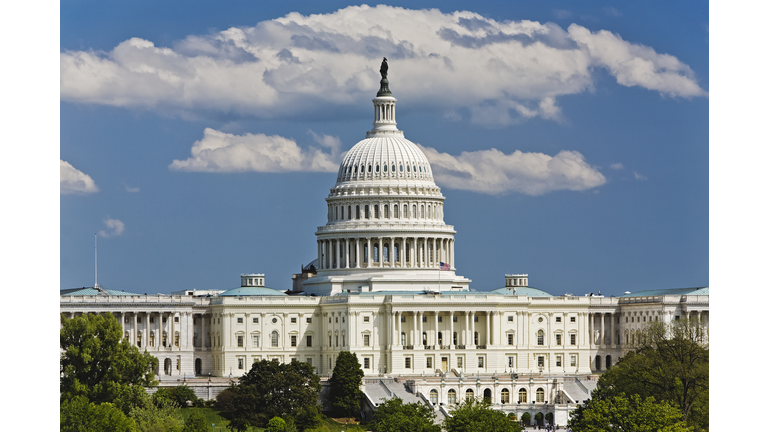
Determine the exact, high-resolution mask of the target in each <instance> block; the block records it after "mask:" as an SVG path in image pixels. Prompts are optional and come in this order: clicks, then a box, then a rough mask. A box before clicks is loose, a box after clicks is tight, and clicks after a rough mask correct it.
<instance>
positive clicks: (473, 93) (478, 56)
mask: <svg viewBox="0 0 768 432" xmlns="http://www.w3.org/2000/svg"><path fill="white" fill-rule="evenodd" d="M556 13H558V12H557V11H556ZM383 56H386V57H387V58H388V59H389V60H390V76H389V78H390V82H391V88H392V90H393V92H394V93H395V94H408V95H409V98H410V101H409V102H410V103H412V104H414V105H421V106H422V107H424V106H426V107H431V108H433V109H438V110H442V111H444V112H445V113H451V112H453V111H456V110H457V109H459V108H469V109H470V110H472V109H474V110H480V111H482V110H483V107H488V106H491V107H497V108H499V109H502V110H505V111H506V114H503V113H502V114H499V115H500V116H501V118H500V120H499V121H500V122H501V123H499V121H497V122H490V123H489V124H504V122H509V121H515V120H517V121H519V120H524V119H527V118H531V117H536V116H542V117H544V118H549V119H554V120H557V119H558V116H559V108H557V106H556V103H555V102H556V98H557V97H558V96H561V95H568V94H577V93H581V92H584V91H588V90H591V89H592V88H593V86H594V83H593V69H594V68H596V67H604V68H606V69H608V70H609V71H610V72H611V73H612V74H613V75H615V76H616V79H617V80H618V82H619V83H620V84H622V85H626V86H636V85H637V86H643V87H645V88H648V89H652V90H657V91H659V92H661V93H663V94H665V95H677V96H699V95H705V92H704V91H703V90H702V89H701V88H700V87H699V86H698V84H697V83H696V80H695V77H694V75H693V72H692V71H691V69H690V68H689V67H688V66H687V65H685V64H683V63H681V62H680V61H679V60H677V58H675V57H673V56H671V55H667V54H657V53H656V52H655V51H654V50H653V49H651V48H647V47H644V46H641V45H637V44H632V43H630V42H626V41H624V40H622V39H621V37H620V36H619V35H616V34H614V33H611V32H608V31H598V32H597V33H592V32H590V31H589V30H588V29H586V28H584V27H581V26H578V25H575V24H573V25H571V26H570V27H569V28H568V31H565V30H563V29H562V28H561V27H559V26H558V25H556V24H553V23H544V24H542V23H539V22H534V21H517V22H514V21H504V22H499V21H495V20H493V19H490V18H485V17H483V16H481V15H478V14H476V13H473V12H468V11H461V12H453V13H447V14H446V13H442V12H440V11H439V10H438V9H429V10H408V9H403V8H398V7H391V6H383V5H380V6H376V7H368V6H365V5H363V6H359V7H358V6H350V7H347V8H344V9H341V10H338V11H336V12H334V13H329V14H316V15H310V16H303V15H300V14H298V13H290V14H288V15H286V16H285V17H282V18H278V19H275V20H271V21H262V22H260V23H258V24H256V25H255V26H254V27H242V28H231V29H228V30H225V31H222V32H218V33H215V34H211V35H202V36H197V35H191V36H188V37H187V38H185V39H183V40H181V41H178V42H177V43H175V44H174V46H173V47H157V46H155V45H154V43H153V42H151V41H147V40H143V39H139V38H132V39H129V40H126V41H124V42H122V43H120V44H118V45H117V46H116V47H115V48H114V49H112V50H111V51H109V52H94V51H66V52H63V53H61V55H60V59H61V61H60V72H61V85H60V87H61V98H62V99H63V100H66V101H72V102H81V103H94V104H106V105H115V106H125V107H140V108H146V109H154V110H158V111H163V112H172V113H176V114H179V115H182V116H186V115H195V113H201V112H205V111H214V112H219V113H226V114H232V115H240V116H250V117H261V118H289V117H296V116H303V115H317V114H316V113H323V112H328V107H329V106H339V105H348V104H355V103H359V102H360V101H361V100H365V99H366V98H369V97H370V96H371V95H372V93H373V92H375V90H376V89H377V88H378V81H379V75H378V68H379V62H380V61H381V57H383ZM449 115H451V114H449ZM504 115H506V116H508V117H509V119H506V118H504ZM473 118H476V117H475V115H474V114H473Z"/></svg>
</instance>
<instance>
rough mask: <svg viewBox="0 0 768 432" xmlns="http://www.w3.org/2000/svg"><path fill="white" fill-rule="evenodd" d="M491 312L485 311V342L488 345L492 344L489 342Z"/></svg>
mask: <svg viewBox="0 0 768 432" xmlns="http://www.w3.org/2000/svg"><path fill="white" fill-rule="evenodd" d="M492 314H493V312H487V313H486V314H485V344H486V345H488V346H491V345H493V342H491V317H492V316H493V315H492Z"/></svg>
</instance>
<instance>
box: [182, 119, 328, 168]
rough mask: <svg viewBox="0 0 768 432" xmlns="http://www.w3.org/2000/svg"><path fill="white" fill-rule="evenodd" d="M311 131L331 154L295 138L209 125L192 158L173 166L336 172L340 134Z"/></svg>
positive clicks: (193, 147) (194, 146)
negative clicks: (302, 144) (229, 130)
mask: <svg viewBox="0 0 768 432" xmlns="http://www.w3.org/2000/svg"><path fill="white" fill-rule="evenodd" d="M310 133H311V134H312V135H313V137H314V138H315V140H316V141H317V142H318V143H320V144H321V145H322V146H324V147H327V148H330V149H331V153H326V152H323V151H322V150H321V149H319V148H315V147H311V146H310V147H309V148H307V149H303V148H301V147H299V146H298V144H296V142H295V141H294V140H292V139H288V138H284V137H281V136H278V135H271V136H270V135H264V134H250V133H247V134H245V135H234V134H230V133H226V132H221V131H217V130H214V129H211V128H206V129H205V131H204V132H203V139H201V140H200V141H197V142H195V143H194V145H192V157H190V158H188V159H186V160H183V161H182V160H174V161H173V162H172V163H171V165H170V166H169V168H170V169H171V170H176V171H203V172H242V171H258V172H289V171H320V172H336V171H337V170H338V169H339V162H340V158H339V154H338V151H339V148H340V147H341V142H340V141H339V139H338V138H336V137H331V136H328V135H322V136H321V135H318V134H315V133H314V132H312V131H310Z"/></svg>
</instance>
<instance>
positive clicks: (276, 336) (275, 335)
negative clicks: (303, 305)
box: [272, 330, 280, 348]
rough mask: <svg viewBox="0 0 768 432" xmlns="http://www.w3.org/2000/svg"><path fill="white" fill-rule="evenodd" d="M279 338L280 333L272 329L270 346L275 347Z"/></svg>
mask: <svg viewBox="0 0 768 432" xmlns="http://www.w3.org/2000/svg"><path fill="white" fill-rule="evenodd" d="M279 338H280V334H279V333H278V332H277V330H274V331H272V347H273V348H277V342H278V339H279Z"/></svg>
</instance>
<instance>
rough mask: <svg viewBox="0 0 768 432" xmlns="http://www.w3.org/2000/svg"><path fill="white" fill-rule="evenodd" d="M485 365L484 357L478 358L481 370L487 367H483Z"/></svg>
mask: <svg viewBox="0 0 768 432" xmlns="http://www.w3.org/2000/svg"><path fill="white" fill-rule="evenodd" d="M484 364H485V358H483V357H482V356H478V357H477V367H479V368H482V367H485V366H483V365H484Z"/></svg>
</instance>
